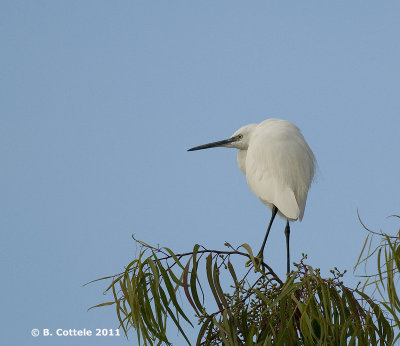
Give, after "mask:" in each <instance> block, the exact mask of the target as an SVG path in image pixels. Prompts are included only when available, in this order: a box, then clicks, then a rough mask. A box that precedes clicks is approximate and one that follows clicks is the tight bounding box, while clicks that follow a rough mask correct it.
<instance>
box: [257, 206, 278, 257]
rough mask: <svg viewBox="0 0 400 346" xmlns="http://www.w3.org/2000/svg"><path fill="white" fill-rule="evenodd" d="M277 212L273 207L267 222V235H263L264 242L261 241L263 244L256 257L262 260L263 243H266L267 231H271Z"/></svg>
mask: <svg viewBox="0 0 400 346" xmlns="http://www.w3.org/2000/svg"><path fill="white" fill-rule="evenodd" d="M277 212H278V208H277V207H275V206H274V207H273V208H272V215H271V220H270V221H269V225H268V228H267V233H266V234H265V238H264V241H263V243H262V245H261V249H260V251H259V253H258V255H257V257H261V258H263V254H264V247H265V243H266V242H267V238H268V234H269V231H270V230H271V226H272V222H274V218H275V215H276V213H277Z"/></svg>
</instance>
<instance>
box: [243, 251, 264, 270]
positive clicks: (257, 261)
mask: <svg viewBox="0 0 400 346" xmlns="http://www.w3.org/2000/svg"><path fill="white" fill-rule="evenodd" d="M262 262H263V256H262V254H258V255H257V256H255V257H254V263H253V261H252V260H251V259H249V260H248V261H247V262H246V264H245V266H246V267H250V266H251V265H252V264H254V272H258V271H260V269H263V267H262V266H261V263H262Z"/></svg>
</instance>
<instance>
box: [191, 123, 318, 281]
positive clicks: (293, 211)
mask: <svg viewBox="0 0 400 346" xmlns="http://www.w3.org/2000/svg"><path fill="white" fill-rule="evenodd" d="M214 147H226V148H236V149H239V151H238V154H237V161H238V165H239V168H240V170H241V171H242V172H243V173H244V174H245V175H246V180H247V184H248V185H249V187H250V189H251V190H252V191H253V193H254V194H255V195H256V196H257V197H258V198H259V199H260V201H261V202H263V203H264V204H265V205H267V206H268V207H269V208H270V209H271V212H272V215H271V219H270V222H269V225H268V228H267V232H266V234H265V238H264V241H263V243H262V245H261V249H260V252H259V253H258V255H257V256H256V257H257V258H258V259H259V260H260V261H262V258H263V253H264V247H265V243H266V241H267V238H268V234H269V232H270V230H271V226H272V222H273V221H274V218H275V216H276V214H277V213H278V214H279V215H280V216H282V217H284V218H286V227H285V236H286V256H287V272H288V273H289V271H290V251H289V235H290V226H289V221H295V220H297V219H300V221H301V220H302V218H303V215H304V209H305V206H306V200H307V194H308V190H309V188H310V185H311V182H312V180H313V177H314V172H315V165H316V161H315V157H314V154H313V152H312V151H311V149H310V147H309V146H308V144H307V142H306V141H305V139H304V137H303V135H302V134H301V132H300V130H299V129H298V127H297V126H295V125H294V124H292V123H291V122H289V121H287V120H281V119H267V120H264V121H262V122H261V123H259V124H250V125H246V126H243V127H242V128H240V129H239V130H237V131H236V132H235V133H234V134H233V135H232V136H231V137H230V138H228V139H225V140H222V141H218V142H213V143H208V144H204V145H200V146H197V147H194V148H191V149H189V150H188V151H194V150H201V149H208V148H214Z"/></svg>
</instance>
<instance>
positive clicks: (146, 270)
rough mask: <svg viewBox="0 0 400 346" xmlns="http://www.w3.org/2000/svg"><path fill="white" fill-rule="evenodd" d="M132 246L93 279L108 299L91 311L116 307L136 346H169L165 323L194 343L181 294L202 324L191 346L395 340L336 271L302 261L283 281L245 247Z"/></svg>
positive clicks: (374, 309)
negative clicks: (111, 271)
mask: <svg viewBox="0 0 400 346" xmlns="http://www.w3.org/2000/svg"><path fill="white" fill-rule="evenodd" d="M135 241H136V242H137V243H139V244H140V245H141V250H140V253H139V255H138V258H137V259H135V260H133V261H132V262H131V263H130V264H129V265H128V266H127V267H126V268H125V270H124V271H123V272H122V273H120V274H117V275H114V276H109V277H104V278H101V279H98V280H111V283H110V284H109V286H108V287H107V289H106V292H110V291H111V292H112V295H113V299H112V300H111V301H109V302H106V303H102V304H99V305H96V306H95V307H100V306H105V305H114V306H115V308H116V314H117V317H118V320H119V323H120V326H121V327H122V328H123V330H124V332H125V334H126V335H127V334H128V331H129V329H130V328H132V327H133V328H134V329H135V331H136V334H137V338H138V342H139V344H144V345H153V344H156V345H160V344H167V345H170V344H171V343H170V342H169V340H168V336H167V321H171V322H172V323H173V324H175V326H176V327H177V328H178V330H179V331H180V333H181V334H182V335H183V337H184V338H185V340H186V341H187V343H188V344H192V343H193V341H194V340H189V338H188V336H187V335H186V334H185V329H186V328H187V327H188V325H190V326H193V324H192V322H191V320H190V319H189V317H188V314H187V313H185V312H184V306H188V304H182V302H180V301H179V297H180V296H179V294H180V292H181V296H184V297H185V298H186V300H187V301H188V303H189V306H190V307H191V309H193V311H194V314H195V316H196V317H197V319H198V323H199V324H200V329H199V333H198V336H197V340H196V341H195V343H196V345H221V344H224V345H269V344H279V345H281V344H282V345H316V344H319V345H326V344H338V345H339V344H340V345H342V344H343V345H347V344H352V345H356V344H358V345H369V344H371V345H375V344H381V345H386V344H387V345H390V344H392V342H393V339H394V332H393V329H392V326H391V324H390V322H389V321H388V319H387V318H386V317H385V314H384V313H383V311H382V309H381V306H380V305H379V304H377V303H376V302H374V301H373V300H372V299H371V298H370V297H368V296H367V294H366V293H365V292H363V291H362V290H358V289H351V288H349V287H346V286H345V285H344V284H343V282H342V281H341V279H342V276H343V274H344V273H341V272H339V271H338V270H337V269H336V268H335V270H332V271H331V274H332V275H331V277H330V278H323V277H321V274H320V271H319V270H318V269H315V270H314V269H313V268H312V267H310V266H308V265H306V264H305V263H304V261H305V258H306V256H303V259H302V260H301V261H300V263H298V264H295V268H296V269H295V270H294V271H292V272H291V273H290V274H289V275H288V276H287V277H286V278H285V280H284V281H283V280H281V279H280V278H279V277H278V276H277V275H276V274H275V272H274V271H273V270H272V268H270V267H269V266H268V265H267V264H266V263H264V262H262V263H259V262H258V261H257V259H255V258H254V257H253V253H252V250H251V248H250V246H249V245H247V244H243V245H241V246H239V247H238V248H234V247H232V246H231V245H230V244H228V243H226V244H225V245H226V247H227V248H226V249H225V250H223V251H221V250H209V249H206V248H204V247H202V246H200V245H195V246H194V248H193V250H192V251H190V252H187V253H181V254H175V253H174V252H173V251H172V250H171V249H169V248H165V247H164V248H154V247H152V246H150V245H148V244H145V243H143V242H141V241H139V240H135ZM249 259H250V261H248V260H249ZM245 261H248V262H250V266H249V267H245V265H244V263H245ZM397 263H398V262H397ZM397 263H396V264H397ZM239 272H240V273H242V274H241V275H239ZM98 280H95V281H98ZM223 283H225V284H224V285H223ZM226 283H230V285H228V284H226ZM223 286H224V287H223ZM210 297H211V298H212V300H213V302H214V303H212V302H211V303H210ZM396 298H397V296H396ZM397 302H398V300H397Z"/></svg>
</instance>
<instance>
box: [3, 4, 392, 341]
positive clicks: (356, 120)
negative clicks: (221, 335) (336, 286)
mask: <svg viewBox="0 0 400 346" xmlns="http://www.w3.org/2000/svg"><path fill="white" fill-rule="evenodd" d="M399 16H400V4H399V2H397V1H385V2H377V1H364V0H363V1H352V2H349V1H335V2H332V1H301V2H299V1H285V2H282V1H232V0H230V1H198V2H193V1H144V0H142V1H38V0H35V1H16V0H2V1H1V2H0V37H1V41H0V49H1V54H0V64H1V65H0V66H1V69H0V81H1V83H0V100H1V101H0V159H1V170H0V184H1V186H0V187H1V190H0V229H1V233H0V242H1V244H2V251H1V252H0V260H1V276H2V284H1V294H0V297H1V307H2V314H1V317H0V318H1V321H0V322H1V330H2V335H1V338H2V342H3V343H4V344H5V345H6V344H7V345H111V344H112V345H127V344H129V343H130V344H136V341H135V338H134V334H131V338H130V341H127V340H126V339H125V338H124V337H122V336H121V337H120V338H113V339H108V338H105V337H102V338H99V337H97V338H95V337H91V338H72V337H64V338H61V337H58V338H57V339H55V337H53V338H45V337H38V338H36V339H35V338H33V337H32V336H31V335H30V331H31V329H32V328H39V329H42V328H49V329H52V330H55V329H56V328H64V329H68V328H77V329H82V328H91V329H94V328H115V327H116V326H117V325H118V323H117V319H116V315H115V313H114V309H113V308H104V309H100V310H99V309H98V310H95V311H93V310H91V311H89V312H87V308H88V307H90V306H92V305H95V304H98V303H100V302H103V301H105V300H107V298H108V297H105V296H103V294H102V292H103V289H104V288H105V284H97V285H91V286H89V287H82V285H83V284H84V283H86V282H87V281H90V280H92V279H95V278H98V277H101V276H105V275H108V274H114V273H116V272H119V271H120V270H121V269H122V268H123V266H124V265H126V264H127V263H129V261H130V260H131V259H132V258H133V257H134V256H135V254H136V253H137V250H138V249H137V247H136V246H135V245H134V243H133V241H132V240H131V234H132V233H134V234H135V235H136V237H137V238H139V239H141V240H143V241H145V242H147V243H150V244H154V245H156V244H160V245H163V246H168V247H170V248H172V249H174V250H175V251H176V252H179V251H186V250H190V249H191V248H192V247H193V245H194V244H195V243H200V244H203V245H205V246H206V247H209V248H223V243H224V241H229V242H230V243H231V244H235V245H239V244H242V243H244V242H247V243H249V244H250V245H251V246H252V247H253V248H254V249H255V250H258V247H259V245H260V243H261V241H262V238H263V236H264V233H265V229H266V225H267V222H268V220H269V218H270V212H269V210H268V209H267V208H266V207H265V206H264V205H263V204H262V203H260V202H259V201H258V200H257V198H256V197H255V196H254V195H253V194H252V192H251V191H250V190H249V188H248V187H247V184H246V181H245V177H244V176H243V175H242V173H241V172H240V170H239V168H238V167H237V163H236V151H235V150H233V149H214V150H207V151H201V152H194V153H188V152H186V149H188V148H190V147H192V146H195V145H199V144H203V143H207V142H210V141H215V140H219V139H223V138H226V137H228V136H230V135H231V134H232V133H233V132H234V131H235V130H236V129H238V128H239V127H241V126H243V125H245V124H248V123H257V122H260V121H262V120H264V119H266V118H270V117H278V118H283V119H287V120H290V121H292V122H293V123H295V124H296V125H297V126H299V127H300V128H301V130H302V132H303V134H304V136H305V137H306V139H307V141H308V143H309V145H310V146H311V148H312V149H313V151H314V153H315V155H316V157H317V160H318V165H319V171H318V176H317V179H316V181H315V183H314V184H313V186H312V188H311V190H310V193H309V199H308V202H307V208H306V212H305V216H304V219H303V222H301V223H299V222H296V223H293V225H292V234H291V241H292V243H291V244H292V259H293V260H294V261H296V260H298V259H299V258H300V256H301V253H307V254H308V256H309V260H308V263H309V264H311V265H313V266H314V267H321V268H322V271H323V273H325V274H326V273H328V272H329V269H331V268H333V267H335V266H337V267H338V268H340V269H348V270H349V274H347V275H346V277H345V282H346V283H347V284H349V285H355V284H356V282H357V278H355V277H354V276H353V274H352V268H353V266H354V264H355V262H356V260H357V257H358V254H359V251H360V249H361V247H362V243H363V241H364V239H365V236H366V233H365V231H364V230H363V229H362V227H361V225H360V223H359V221H358V218H357V209H358V210H359V212H360V215H361V217H362V218H363V221H364V222H365V223H366V224H367V225H368V226H370V227H371V228H372V229H375V230H379V229H380V228H381V229H382V230H384V231H387V232H395V231H396V230H397V229H398V222H397V221H396V219H386V216H388V215H390V214H396V213H397V214H398V213H399V212H400V199H399V196H400V185H399V171H400V164H399V146H400V136H399V132H400V118H399V117H400V95H399V90H400V69H399V62H400V43H399V42H400V41H399V33H400V21H399ZM283 230H284V220H282V219H280V220H278V222H276V223H275V224H274V227H273V229H272V232H271V235H270V239H269V241H268V243H267V246H266V251H265V257H264V258H265V260H266V262H268V263H269V264H270V265H271V266H272V267H273V268H275V269H276V271H277V272H278V273H279V274H281V275H283V274H284V270H285V238H284V234H283ZM172 339H173V340H174V345H183V344H184V343H183V339H181V338H179V337H176V336H175V334H174V335H172Z"/></svg>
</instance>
